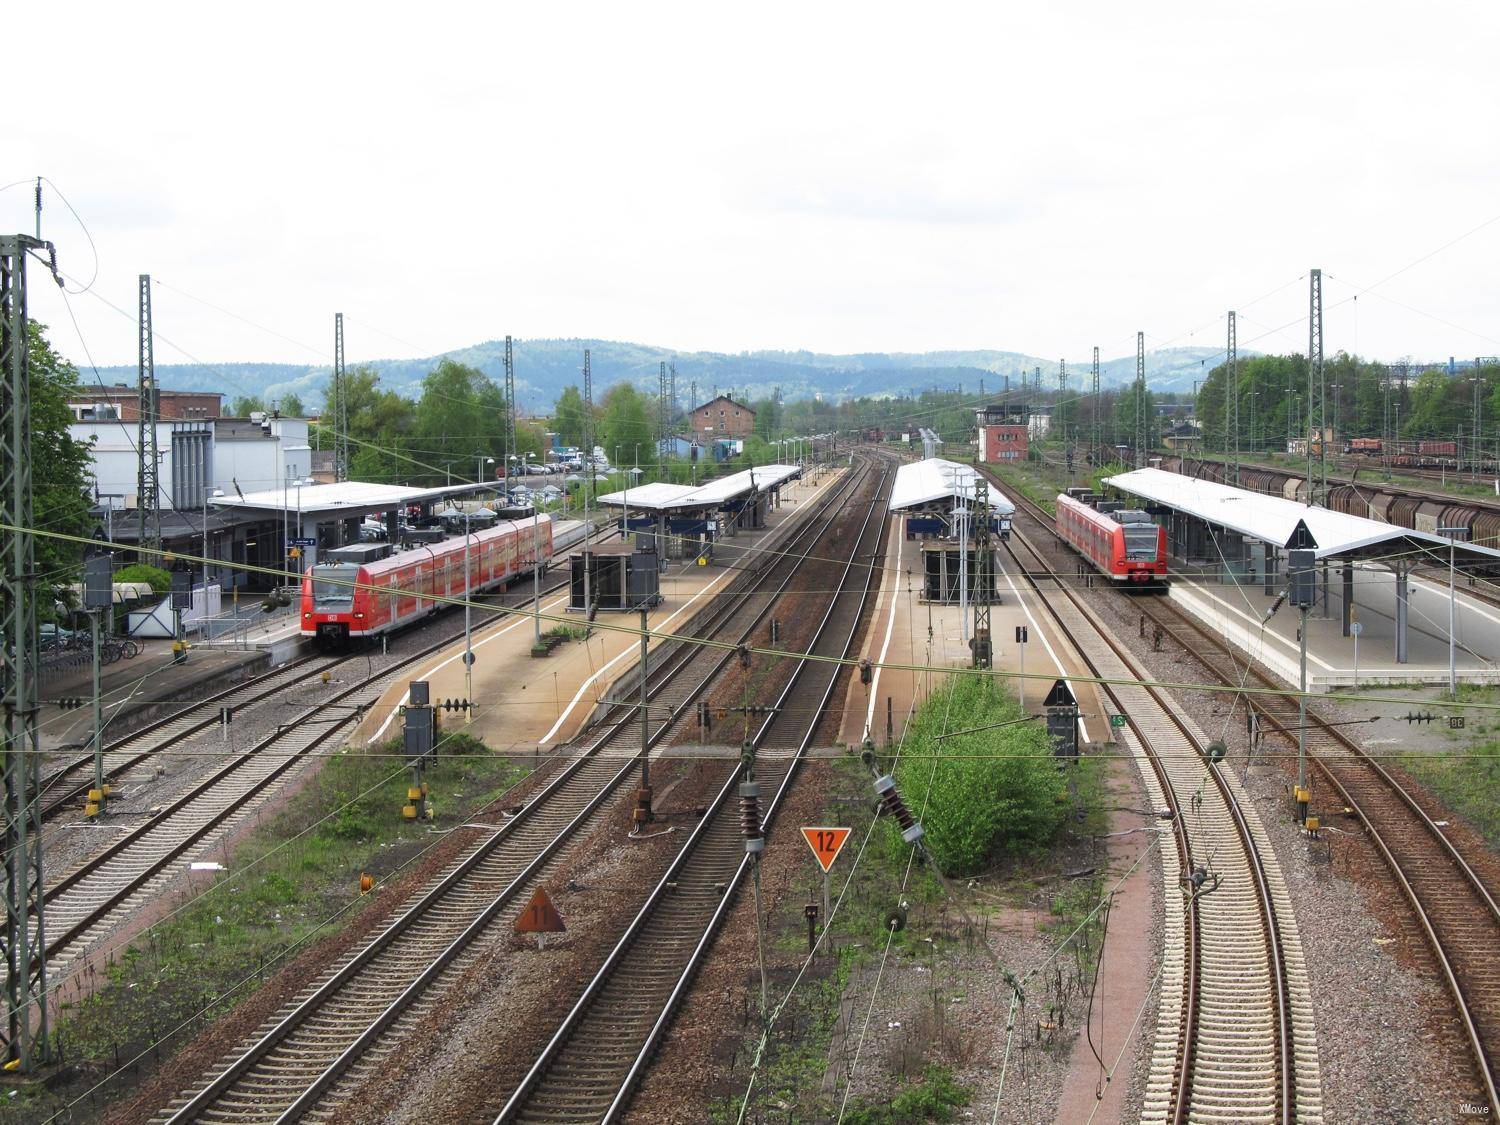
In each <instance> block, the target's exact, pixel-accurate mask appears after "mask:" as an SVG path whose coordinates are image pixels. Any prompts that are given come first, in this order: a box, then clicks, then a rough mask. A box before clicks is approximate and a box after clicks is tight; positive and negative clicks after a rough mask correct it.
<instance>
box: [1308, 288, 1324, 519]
mask: <svg viewBox="0 0 1500 1125" xmlns="http://www.w3.org/2000/svg"><path fill="white" fill-rule="evenodd" d="M1323 395H1324V388H1323V271H1322V270H1313V271H1312V273H1311V275H1310V277H1309V284H1308V291H1307V502H1308V503H1309V504H1311V505H1314V506H1317V505H1318V504H1320V503H1322V502H1323V497H1324V494H1325V493H1326V492H1327V490H1328V456H1327V451H1326V449H1325V448H1324V446H1325V445H1326V442H1324V440H1323V420H1324V417H1325V414H1324V401H1323ZM1314 446H1316V447H1317V456H1316V458H1315V457H1314V448H1313V447H1314Z"/></svg>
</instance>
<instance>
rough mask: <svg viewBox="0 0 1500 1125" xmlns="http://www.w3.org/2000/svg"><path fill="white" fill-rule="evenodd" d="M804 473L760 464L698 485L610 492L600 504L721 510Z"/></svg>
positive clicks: (667, 509)
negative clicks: (736, 501) (722, 507)
mask: <svg viewBox="0 0 1500 1125" xmlns="http://www.w3.org/2000/svg"><path fill="white" fill-rule="evenodd" d="M801 474H802V468H801V466H800V465H757V466H756V467H755V468H753V469H744V470H742V471H740V472H738V473H731V474H730V475H729V476H727V477H720V478H719V479H718V480H711V481H709V482H708V483H707V484H700V485H697V486H693V485H690V484H663V483H660V482H658V483H656V484H643V485H640V486H639V487H636V488H627V489H622V490H621V491H619V492H609V493H606V494H605V495H603V496H601V497H599V503H601V504H606V505H608V506H610V507H612V508H624V507H630V508H634V509H636V510H638V511H651V512H674V511H683V510H686V509H693V508H717V507H719V506H721V505H723V504H727V503H729V502H730V501H731V500H738V499H740V498H741V497H744V496H749V495H750V493H751V492H752V491H755V492H764V491H766V489H768V488H775V487H777V486H778V485H782V484H785V483H786V482H787V481H789V480H792V479H793V478H794V477H797V476H800V475H801Z"/></svg>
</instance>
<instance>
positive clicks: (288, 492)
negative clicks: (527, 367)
mask: <svg viewBox="0 0 1500 1125" xmlns="http://www.w3.org/2000/svg"><path fill="white" fill-rule="evenodd" d="M499 487H500V483H499V482H498V481H495V482H480V483H479V484H453V485H446V486H443V487H440V488H407V487H404V486H402V485H395V484H366V483H364V482H362V481H355V480H346V481H339V482H338V483H337V484H304V485H302V486H301V487H300V488H299V487H298V486H297V485H295V484H289V485H287V486H286V488H285V489H284V490H283V489H280V488H268V489H266V490H264V491H262V492H247V493H245V494H244V495H236V494H234V493H230V494H228V495H225V496H215V497H212V498H211V499H210V500H209V503H210V504H212V505H213V506H214V507H215V508H237V509H240V510H242V511H252V512H275V513H278V514H279V513H281V512H283V511H285V512H298V513H300V514H302V515H305V516H315V517H319V518H323V519H342V518H343V517H345V516H356V515H364V514H368V513H372V512H387V511H390V510H391V509H392V508H401V507H405V506H406V505H407V504H422V503H426V502H429V501H434V500H441V499H442V498H444V497H446V496H462V495H464V494H465V493H469V492H477V491H494V490H495V489H497V488H499Z"/></svg>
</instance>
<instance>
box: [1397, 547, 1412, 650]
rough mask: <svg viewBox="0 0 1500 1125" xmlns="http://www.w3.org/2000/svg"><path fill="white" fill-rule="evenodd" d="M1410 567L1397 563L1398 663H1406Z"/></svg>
mask: <svg viewBox="0 0 1500 1125" xmlns="http://www.w3.org/2000/svg"><path fill="white" fill-rule="evenodd" d="M1407 573H1408V568H1407V566H1406V564H1405V563H1397V564H1396V663H1397V664H1405V663H1406V610H1407V599H1408V597H1409V596H1410V593H1411V590H1410V587H1409V585H1408V584H1407V581H1406V576H1407Z"/></svg>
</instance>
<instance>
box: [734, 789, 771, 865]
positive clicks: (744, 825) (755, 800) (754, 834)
mask: <svg viewBox="0 0 1500 1125" xmlns="http://www.w3.org/2000/svg"><path fill="white" fill-rule="evenodd" d="M740 831H741V832H742V833H743V834H744V837H745V851H746V852H748V853H751V854H754V853H758V852H762V851H764V850H765V847H766V839H765V837H764V836H762V835H761V833H760V786H759V785H757V784H756V783H755V782H753V781H746V782H742V783H741V784H740Z"/></svg>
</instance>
